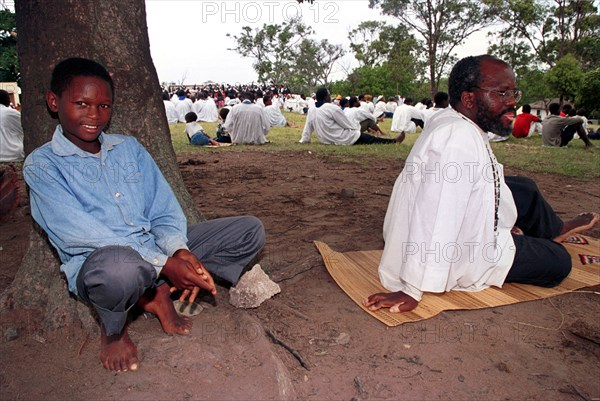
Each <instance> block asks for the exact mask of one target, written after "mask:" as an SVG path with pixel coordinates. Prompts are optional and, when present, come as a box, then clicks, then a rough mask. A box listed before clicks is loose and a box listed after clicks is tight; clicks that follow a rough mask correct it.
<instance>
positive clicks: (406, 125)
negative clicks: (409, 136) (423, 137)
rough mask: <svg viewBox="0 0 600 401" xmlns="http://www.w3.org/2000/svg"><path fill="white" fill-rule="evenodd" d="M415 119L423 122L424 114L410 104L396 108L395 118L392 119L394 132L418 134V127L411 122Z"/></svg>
mask: <svg viewBox="0 0 600 401" xmlns="http://www.w3.org/2000/svg"><path fill="white" fill-rule="evenodd" d="M413 118H417V119H420V120H423V113H421V111H419V110H417V109H415V108H414V107H413V106H411V105H409V104H401V105H400V106H398V107H396V110H394V117H393V118H392V131H393V132H402V131H404V132H406V133H415V132H417V126H416V125H415V123H414V122H413V121H411V119H413Z"/></svg>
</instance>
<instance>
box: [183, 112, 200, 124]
mask: <svg viewBox="0 0 600 401" xmlns="http://www.w3.org/2000/svg"><path fill="white" fill-rule="evenodd" d="M196 120H198V114H196V113H194V112H193V111H190V112H189V113H187V114H186V115H185V122H186V123H193V122H194V121H196Z"/></svg>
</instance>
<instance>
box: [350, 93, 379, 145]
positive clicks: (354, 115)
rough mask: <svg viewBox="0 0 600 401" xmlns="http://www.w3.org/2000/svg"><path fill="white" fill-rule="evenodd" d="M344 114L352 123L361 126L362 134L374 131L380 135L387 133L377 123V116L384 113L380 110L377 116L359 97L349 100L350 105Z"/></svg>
mask: <svg viewBox="0 0 600 401" xmlns="http://www.w3.org/2000/svg"><path fill="white" fill-rule="evenodd" d="M344 114H345V115H346V117H348V120H350V122H351V123H354V124H356V125H358V126H359V127H360V132H361V134H368V133H373V134H375V135H380V136H381V135H385V132H383V131H382V130H381V128H379V126H378V125H377V118H378V117H381V116H382V114H384V113H383V112H379V114H377V116H376V115H375V114H373V113H371V112H369V111H368V110H367V109H366V108H365V107H362V106H361V105H360V102H359V100H358V98H357V97H355V96H352V97H350V99H349V100H348V107H346V108H344Z"/></svg>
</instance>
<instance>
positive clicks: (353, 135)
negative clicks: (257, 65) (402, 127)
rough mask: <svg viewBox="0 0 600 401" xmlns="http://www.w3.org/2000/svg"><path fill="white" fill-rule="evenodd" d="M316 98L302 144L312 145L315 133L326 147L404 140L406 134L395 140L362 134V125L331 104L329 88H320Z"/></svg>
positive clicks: (305, 126) (309, 112)
mask: <svg viewBox="0 0 600 401" xmlns="http://www.w3.org/2000/svg"><path fill="white" fill-rule="evenodd" d="M315 97H316V102H315V107H313V108H310V109H309V110H308V115H307V116H306V123H305V124H304V129H303V130H302V136H301V138H300V143H310V137H311V135H312V133H313V132H315V133H316V135H317V139H318V140H319V142H321V143H322V144H325V145H371V144H377V143H385V144H392V143H400V142H402V141H403V140H404V134H401V135H400V136H398V137H397V138H395V139H391V138H379V137H376V136H373V135H369V134H361V133H360V125H358V124H356V123H355V122H352V121H350V120H349V119H348V117H346V115H345V114H344V112H343V111H342V109H341V108H340V107H338V106H336V105H335V104H333V103H331V96H330V94H329V91H328V90H327V88H319V89H318V90H317V93H316V95H315Z"/></svg>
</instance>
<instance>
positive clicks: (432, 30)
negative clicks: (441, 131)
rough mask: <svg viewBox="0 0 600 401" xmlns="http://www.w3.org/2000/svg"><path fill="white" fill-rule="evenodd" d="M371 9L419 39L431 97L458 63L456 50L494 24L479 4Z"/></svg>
mask: <svg viewBox="0 0 600 401" xmlns="http://www.w3.org/2000/svg"><path fill="white" fill-rule="evenodd" d="M369 6H370V7H372V8H374V7H380V8H381V11H382V12H383V13H384V14H386V15H391V16H394V17H396V18H398V19H399V20H400V23H401V24H402V25H403V26H405V27H406V28H407V29H408V30H410V31H414V32H416V33H417V35H418V36H420V38H421V39H422V41H423V48H424V52H423V57H424V58H425V60H426V63H427V66H428V68H429V77H428V78H429V81H430V85H431V93H432V95H433V93H435V92H437V87H438V85H439V81H440V78H441V77H442V75H443V74H445V73H446V72H447V70H448V69H449V68H450V67H452V65H453V64H454V62H455V60H456V58H455V57H454V50H455V49H456V47H457V46H459V45H461V44H462V43H463V42H464V40H465V39H466V38H468V37H469V36H470V35H471V34H473V33H474V32H476V31H478V30H480V29H482V28H483V27H484V26H486V25H487V24H489V23H490V22H491V20H492V15H491V14H490V12H489V9H488V8H487V7H486V6H485V5H484V4H482V2H481V1H477V0H370V4H369Z"/></svg>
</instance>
